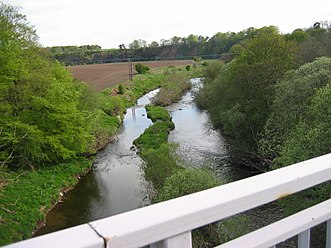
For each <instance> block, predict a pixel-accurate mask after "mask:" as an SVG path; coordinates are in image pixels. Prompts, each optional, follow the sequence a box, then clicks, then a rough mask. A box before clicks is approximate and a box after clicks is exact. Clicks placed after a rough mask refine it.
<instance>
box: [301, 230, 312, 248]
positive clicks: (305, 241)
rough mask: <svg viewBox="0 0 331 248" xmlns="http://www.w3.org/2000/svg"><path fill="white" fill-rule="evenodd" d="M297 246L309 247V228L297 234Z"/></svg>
mask: <svg viewBox="0 0 331 248" xmlns="http://www.w3.org/2000/svg"><path fill="white" fill-rule="evenodd" d="M298 247H300V248H309V247H310V229H308V230H306V231H303V232H301V233H299V234H298Z"/></svg>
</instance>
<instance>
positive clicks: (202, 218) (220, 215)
mask: <svg viewBox="0 0 331 248" xmlns="http://www.w3.org/2000/svg"><path fill="white" fill-rule="evenodd" d="M328 180H331V154H327V155H324V156H320V157H317V158H314V159H310V160H307V161H304V162H300V163H297V164H294V165H291V166H287V167H284V168H281V169H278V170H274V171H270V172H267V173H264V174H260V175H257V176H253V177H250V178H246V179H243V180H240V181H236V182H233V183H229V184H225V185H222V186H219V187H215V188H212V189H208V190H205V191H201V192H198V193H195V194H191V195H187V196H184V197H180V198H176V199H172V200H170V201H166V202H162V203H159V204H154V205H151V206H148V207H144V208H140V209H136V210H133V211H130V212H126V213H123V214H119V215H115V216H112V217H108V218H105V219H101V220H97V221H93V222H91V223H88V224H84V225H80V226H77V227H73V228H69V229H66V230H63V231H59V232H55V233H51V234H48V235H44V236H41V237H37V238H33V239H30V240H26V241H22V242H18V243H15V244H12V245H10V246H8V247H44V246H45V245H47V247H64V246H67V247H104V245H105V244H107V245H108V247H141V246H145V245H148V244H153V243H156V242H159V241H162V240H167V239H169V238H171V237H175V236H178V235H179V236H180V235H181V234H183V233H184V234H185V233H188V232H189V233H190V232H191V230H193V229H196V228H198V227H201V226H204V225H208V224H210V223H213V222H215V221H218V220H221V219H224V218H227V217H230V216H233V215H235V214H238V213H241V212H243V211H246V210H249V209H252V208H254V207H257V206H260V205H263V204H266V203H269V202H271V201H274V200H277V199H280V198H283V197H285V196H287V195H290V194H293V193H295V192H298V191H301V190H304V189H306V188H310V187H312V186H315V185H317V184H320V183H323V182H326V181H328ZM183 237H184V239H185V238H187V237H188V236H185V235H184V236H183ZM188 239H190V238H188ZM189 242H190V241H189Z"/></svg>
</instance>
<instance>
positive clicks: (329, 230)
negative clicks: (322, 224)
mask: <svg viewBox="0 0 331 248" xmlns="http://www.w3.org/2000/svg"><path fill="white" fill-rule="evenodd" d="M326 248H331V220H328V221H327V222H326Z"/></svg>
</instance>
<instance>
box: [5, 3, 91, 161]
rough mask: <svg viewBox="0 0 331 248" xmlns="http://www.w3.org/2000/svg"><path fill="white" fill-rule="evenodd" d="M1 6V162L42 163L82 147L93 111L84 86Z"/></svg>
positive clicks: (22, 21)
mask: <svg viewBox="0 0 331 248" xmlns="http://www.w3.org/2000/svg"><path fill="white" fill-rule="evenodd" d="M0 9H1V19H0V20H1V27H2V28H1V32H2V34H1V36H0V39H1V41H0V44H1V45H0V63H1V68H0V82H1V91H0V97H1V98H0V101H1V109H0V111H1V119H0V126H1V133H0V135H1V136H0V145H1V148H2V149H1V153H0V161H1V164H2V165H4V164H6V165H10V166H22V165H23V166H35V165H37V164H38V165H42V164H46V163H54V162H60V161H63V160H65V159H68V158H73V157H75V156H76V155H77V154H79V153H82V152H84V151H86V150H87V149H88V144H89V142H90V141H91V139H92V135H91V125H90V121H89V116H90V115H91V111H93V110H91V109H90V107H88V106H87V104H85V103H84V100H85V95H84V93H85V92H86V86H85V85H84V84H81V83H77V82H75V81H74V79H73V78H72V77H71V75H70V74H69V73H68V72H67V71H66V70H65V69H64V68H63V67H62V66H60V65H59V64H58V63H54V62H51V61H50V60H48V59H47V57H45V55H44V54H43V53H42V52H41V51H40V48H39V47H38V46H37V44H36V42H35V40H36V39H37V37H36V35H35V33H34V32H33V30H32V29H31V27H30V26H29V25H28V23H27V21H26V19H25V17H24V16H22V15H21V14H19V13H18V12H17V11H16V9H15V8H12V7H10V6H6V5H4V4H2V5H1V7H0Z"/></svg>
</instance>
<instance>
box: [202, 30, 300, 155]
mask: <svg viewBox="0 0 331 248" xmlns="http://www.w3.org/2000/svg"><path fill="white" fill-rule="evenodd" d="M233 50H236V52H237V54H238V55H237V56H236V58H235V59H234V60H233V61H232V62H230V63H228V64H222V63H219V65H216V63H211V64H210V65H208V66H207V73H208V74H207V76H208V78H207V79H206V81H205V87H204V89H203V90H202V91H201V92H200V95H198V98H197V99H198V100H200V101H199V104H200V105H205V107H207V108H208V109H209V111H210V112H211V114H212V119H213V121H214V123H215V124H216V125H217V126H220V127H222V129H223V130H224V133H225V134H226V135H228V136H229V137H231V138H233V139H234V140H235V141H236V142H237V143H238V146H240V147H241V148H242V149H245V150H250V148H251V147H254V146H255V145H256V142H257V135H258V133H259V132H260V131H261V129H262V128H263V126H264V124H265V122H266V119H267V117H268V111H269V105H270V104H269V103H270V101H271V100H272V90H273V85H274V84H275V83H276V81H277V79H278V78H279V77H280V76H282V75H283V73H284V72H285V71H287V70H288V69H290V68H291V67H292V65H293V57H294V47H293V43H292V42H290V41H286V40H285V38H284V37H283V36H281V35H280V34H279V33H278V30H277V29H276V28H275V27H265V28H261V29H259V30H257V31H256V35H255V36H254V38H251V39H247V40H245V41H243V42H242V43H240V44H239V45H236V46H235V47H233ZM217 70H218V73H217ZM209 75H210V76H209Z"/></svg>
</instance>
